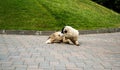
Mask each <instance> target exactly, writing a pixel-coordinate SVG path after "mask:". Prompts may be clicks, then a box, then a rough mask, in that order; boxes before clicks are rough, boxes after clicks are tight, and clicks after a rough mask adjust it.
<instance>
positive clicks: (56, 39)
mask: <svg viewBox="0 0 120 70" xmlns="http://www.w3.org/2000/svg"><path fill="white" fill-rule="evenodd" d="M78 36H79V32H78V30H76V29H74V28H72V27H71V26H65V27H63V28H62V30H61V32H60V31H58V32H55V33H53V34H51V35H50V36H49V38H48V40H47V41H46V43H47V44H51V43H61V42H63V43H68V44H75V45H76V46H79V42H78Z"/></svg>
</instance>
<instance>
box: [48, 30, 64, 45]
mask: <svg viewBox="0 0 120 70" xmlns="http://www.w3.org/2000/svg"><path fill="white" fill-rule="evenodd" d="M62 39H63V34H62V33H61V32H55V33H53V34H51V35H50V36H49V38H48V40H47V41H46V43H55V42H62Z"/></svg>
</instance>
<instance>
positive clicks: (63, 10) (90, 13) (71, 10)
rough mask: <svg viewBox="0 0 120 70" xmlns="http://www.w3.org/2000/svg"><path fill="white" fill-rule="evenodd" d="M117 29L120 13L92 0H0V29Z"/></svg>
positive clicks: (119, 22) (119, 25) (119, 24)
mask: <svg viewBox="0 0 120 70" xmlns="http://www.w3.org/2000/svg"><path fill="white" fill-rule="evenodd" d="M65 25H69V26H72V27H74V28H76V29H78V30H93V29H102V28H119V27H120V14H118V13H116V12H114V11H112V10H110V9H107V8H105V7H103V6H100V5H98V4H96V3H94V2H92V1H91V0H0V29H1V30H2V29H5V30H43V31H46V30H60V29H61V28H62V27H63V26H65Z"/></svg>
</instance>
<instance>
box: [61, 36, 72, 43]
mask: <svg viewBox="0 0 120 70" xmlns="http://www.w3.org/2000/svg"><path fill="white" fill-rule="evenodd" d="M63 42H64V43H68V44H73V43H72V42H71V40H70V39H67V38H65V37H63Z"/></svg>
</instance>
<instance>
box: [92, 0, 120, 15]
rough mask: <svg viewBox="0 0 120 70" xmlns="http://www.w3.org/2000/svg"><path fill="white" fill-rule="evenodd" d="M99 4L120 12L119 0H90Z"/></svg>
mask: <svg viewBox="0 0 120 70" xmlns="http://www.w3.org/2000/svg"><path fill="white" fill-rule="evenodd" d="M92 1H95V2H97V3H98V4H101V5H103V6H105V7H107V8H109V9H113V10H114V11H116V12H118V13H120V0H92Z"/></svg>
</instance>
